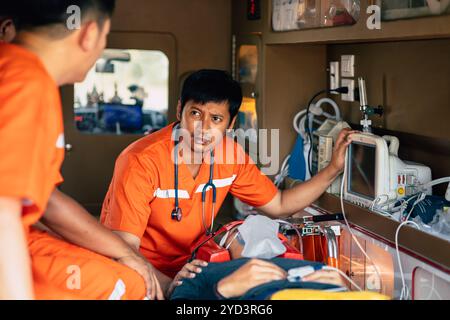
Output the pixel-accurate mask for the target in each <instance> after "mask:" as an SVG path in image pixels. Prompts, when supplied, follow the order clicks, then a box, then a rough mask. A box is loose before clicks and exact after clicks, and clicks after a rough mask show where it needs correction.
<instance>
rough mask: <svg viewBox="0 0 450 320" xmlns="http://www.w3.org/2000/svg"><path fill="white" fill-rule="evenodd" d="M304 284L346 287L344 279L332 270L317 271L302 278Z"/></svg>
mask: <svg viewBox="0 0 450 320" xmlns="http://www.w3.org/2000/svg"><path fill="white" fill-rule="evenodd" d="M303 281H305V282H319V283H325V284H334V285H336V286H339V287H345V288H346V287H347V284H346V283H345V280H344V278H342V276H341V275H340V274H339V273H337V272H336V271H333V270H319V271H316V272H314V273H312V274H310V275H308V276H306V277H304V278H303Z"/></svg>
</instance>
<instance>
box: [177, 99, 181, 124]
mask: <svg viewBox="0 0 450 320" xmlns="http://www.w3.org/2000/svg"><path fill="white" fill-rule="evenodd" d="M177 120H178V121H181V101H180V100H178V105H177Z"/></svg>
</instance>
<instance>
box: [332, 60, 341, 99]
mask: <svg viewBox="0 0 450 320" xmlns="http://www.w3.org/2000/svg"><path fill="white" fill-rule="evenodd" d="M339 83H340V76H339V61H331V62H330V90H333V89H337V88H339ZM333 93H334V94H338V93H337V92H333Z"/></svg>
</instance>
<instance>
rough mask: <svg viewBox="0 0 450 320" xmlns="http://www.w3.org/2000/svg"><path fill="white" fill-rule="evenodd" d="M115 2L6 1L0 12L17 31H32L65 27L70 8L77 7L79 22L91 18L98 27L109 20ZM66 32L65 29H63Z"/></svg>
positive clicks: (75, 0) (98, 0)
mask: <svg viewBox="0 0 450 320" xmlns="http://www.w3.org/2000/svg"><path fill="white" fill-rule="evenodd" d="M115 2H116V1H115V0H7V3H6V4H2V8H1V9H0V11H1V12H2V13H4V14H5V15H7V16H9V17H12V18H13V21H14V22H15V23H16V24H17V26H16V27H17V29H19V30H33V29H35V28H40V27H49V26H57V25H59V26H64V27H65V26H66V22H67V19H68V18H69V17H70V16H71V14H72V12H67V11H68V8H69V7H70V6H73V5H75V6H78V7H79V8H80V11H81V20H82V21H84V20H85V19H86V18H87V17H92V18H93V20H96V21H97V22H98V24H99V26H100V27H102V26H103V23H104V22H105V21H106V20H107V19H109V18H111V16H112V14H113V12H114V8H115ZM65 29H66V30H68V29H67V28H65Z"/></svg>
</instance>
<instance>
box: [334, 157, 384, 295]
mask: <svg viewBox="0 0 450 320" xmlns="http://www.w3.org/2000/svg"><path fill="white" fill-rule="evenodd" d="M347 162H348V152H347V153H346V154H345V163H347ZM346 180H347V166H346V165H345V166H344V173H343V176H342V182H341V196H340V200H341V210H342V215H343V216H344V221H345V224H346V225H347V228H348V232H350V235H351V236H352V239H353V241H355V243H356V245H357V246H358V248H359V249H360V250H361V252H362V253H363V254H364V256H365V257H366V258H367V259H368V260H369V261H370V263H371V264H372V265H373V266H374V269H375V272H376V273H377V275H378V279H380V289H381V288H383V279H382V278H381V274H380V272H379V271H378V268H377V266H376V264H375V263H374V262H373V260H372V259H371V258H370V257H369V255H368V254H367V253H366V251H365V250H364V249H363V247H362V246H361V244H360V243H359V241H358V239H357V238H356V236H355V235H354V234H353V232H352V229H351V228H350V224H349V223H348V220H347V216H346V214H345V208H344V184H345V181H346Z"/></svg>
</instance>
